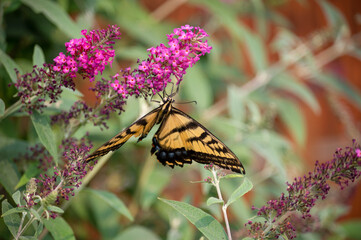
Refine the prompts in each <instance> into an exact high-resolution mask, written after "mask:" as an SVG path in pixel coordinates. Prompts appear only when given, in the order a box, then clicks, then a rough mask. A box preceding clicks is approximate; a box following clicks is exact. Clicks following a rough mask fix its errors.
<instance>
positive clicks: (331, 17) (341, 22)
mask: <svg viewBox="0 0 361 240" xmlns="http://www.w3.org/2000/svg"><path fill="white" fill-rule="evenodd" d="M318 3H319V4H320V6H321V8H322V10H323V11H324V13H325V15H326V18H327V21H328V22H329V24H330V25H331V26H329V27H332V28H338V27H340V26H347V24H346V23H347V22H346V20H345V18H344V17H343V15H342V14H341V12H340V11H339V10H338V9H337V8H336V7H335V6H333V5H332V4H331V3H329V2H327V1H324V0H320V1H318Z"/></svg>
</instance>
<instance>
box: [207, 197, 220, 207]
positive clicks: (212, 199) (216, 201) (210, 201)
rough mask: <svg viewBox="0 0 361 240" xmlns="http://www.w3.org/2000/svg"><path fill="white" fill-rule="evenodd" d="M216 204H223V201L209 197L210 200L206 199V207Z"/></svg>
mask: <svg viewBox="0 0 361 240" xmlns="http://www.w3.org/2000/svg"><path fill="white" fill-rule="evenodd" d="M216 203H221V204H223V203H224V202H223V200H221V199H219V198H215V197H210V198H208V200H207V206H210V205H212V204H216Z"/></svg>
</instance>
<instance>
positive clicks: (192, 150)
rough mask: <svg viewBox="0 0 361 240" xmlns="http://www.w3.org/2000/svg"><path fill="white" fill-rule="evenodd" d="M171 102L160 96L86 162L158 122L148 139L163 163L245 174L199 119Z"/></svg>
mask: <svg viewBox="0 0 361 240" xmlns="http://www.w3.org/2000/svg"><path fill="white" fill-rule="evenodd" d="M173 102H174V100H173V99H172V98H171V97H166V98H164V99H163V103H162V104H161V105H160V106H159V107H157V108H155V109H154V110H152V111H150V112H149V113H148V114H146V115H145V116H143V117H141V118H140V119H138V120H137V121H135V122H134V123H133V124H132V125H130V126H129V127H127V128H125V129H124V130H123V131H121V132H120V133H118V134H117V135H116V136H114V137H113V138H112V139H110V140H109V141H108V142H106V143H105V144H103V145H102V146H101V147H99V148H98V149H97V150H96V151H95V152H94V153H92V154H91V155H89V156H88V157H87V158H86V161H87V162H89V161H92V160H94V159H95V158H97V157H100V156H103V155H105V154H107V153H108V152H110V151H114V150H116V149H118V148H120V147H121V146H122V145H123V144H124V143H125V142H126V141H128V139H129V138H130V137H132V136H135V137H139V138H138V142H139V141H141V140H142V139H143V138H145V137H146V136H147V135H148V133H149V131H150V130H151V129H152V128H153V126H154V125H156V124H160V126H159V128H158V130H157V132H156V133H155V134H154V136H153V139H152V143H153V144H152V149H151V153H152V155H153V154H155V155H156V157H157V159H158V161H159V162H160V163H162V164H163V165H164V166H165V165H168V166H170V167H171V168H174V166H180V167H183V165H184V164H186V163H187V164H191V163H192V160H194V161H196V162H198V163H202V164H210V163H213V164H215V165H217V166H219V167H221V168H224V169H230V170H232V171H233V172H237V173H242V174H245V170H244V167H243V165H242V163H241V162H240V161H239V159H238V158H237V156H236V155H235V154H234V153H233V152H232V151H231V150H230V149H229V148H228V147H227V146H226V145H225V144H224V143H222V141H221V140H219V139H218V138H217V137H216V136H214V135H213V134H212V133H211V132H210V131H208V130H207V129H206V128H205V127H204V126H202V125H201V124H200V123H199V122H197V121H196V120H194V119H193V118H191V117H190V116H188V115H187V114H185V113H184V112H182V111H181V110H179V109H177V108H175V107H173V105H172V103H173Z"/></svg>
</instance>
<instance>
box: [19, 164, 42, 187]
mask: <svg viewBox="0 0 361 240" xmlns="http://www.w3.org/2000/svg"><path fill="white" fill-rule="evenodd" d="M39 172H40V170H39V168H38V163H31V164H29V166H28V168H27V169H26V170H25V173H24V174H23V175H22V176H21V178H20V180H19V182H18V184H16V186H15V189H18V188H19V187H22V186H24V185H25V184H27V183H28V182H29V180H30V178H32V177H35V176H36V175H37V174H38V173H39Z"/></svg>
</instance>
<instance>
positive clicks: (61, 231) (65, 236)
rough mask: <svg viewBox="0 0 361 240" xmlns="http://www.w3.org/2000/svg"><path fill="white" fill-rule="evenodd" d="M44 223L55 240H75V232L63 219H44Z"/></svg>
mask: <svg viewBox="0 0 361 240" xmlns="http://www.w3.org/2000/svg"><path fill="white" fill-rule="evenodd" d="M43 223H44V226H45V227H46V229H48V231H49V232H50V233H51V235H52V236H53V238H54V240H73V239H74V240H75V237H74V233H73V230H72V229H71V227H70V226H69V224H68V223H67V222H66V221H65V220H64V219H63V218H62V217H57V218H55V219H49V220H46V219H44V220H43Z"/></svg>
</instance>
